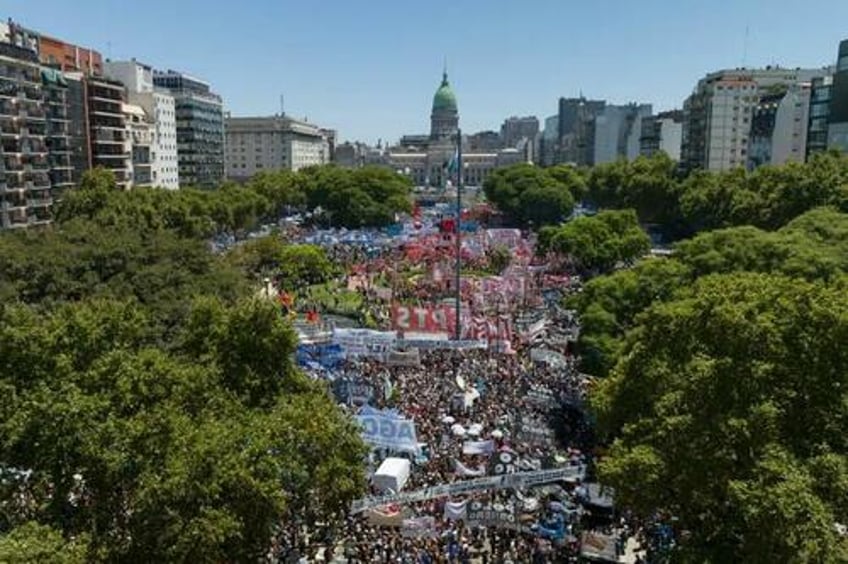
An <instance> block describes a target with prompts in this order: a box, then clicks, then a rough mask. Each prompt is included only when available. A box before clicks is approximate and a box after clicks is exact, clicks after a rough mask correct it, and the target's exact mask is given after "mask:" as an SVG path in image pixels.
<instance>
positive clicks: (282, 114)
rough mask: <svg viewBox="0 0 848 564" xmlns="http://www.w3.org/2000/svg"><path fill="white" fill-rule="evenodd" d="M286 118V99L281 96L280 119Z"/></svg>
mask: <svg viewBox="0 0 848 564" xmlns="http://www.w3.org/2000/svg"><path fill="white" fill-rule="evenodd" d="M285 116H286V97H285V96H284V95H282V94H280V117H285Z"/></svg>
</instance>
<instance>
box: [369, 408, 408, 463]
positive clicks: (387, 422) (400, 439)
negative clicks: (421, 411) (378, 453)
mask: <svg viewBox="0 0 848 564" xmlns="http://www.w3.org/2000/svg"><path fill="white" fill-rule="evenodd" d="M356 419H357V421H358V422H359V425H360V427H361V428H362V440H364V441H365V442H366V443H368V444H370V445H372V446H377V447H385V448H390V449H394V450H397V451H401V452H412V453H417V452H418V450H419V447H418V440H417V438H416V435H415V423H413V422H412V421H411V420H410V419H405V418H402V417H398V416H394V415H389V414H386V413H385V412H376V413H365V414H363V413H362V412H360V413H359V415H357V416H356Z"/></svg>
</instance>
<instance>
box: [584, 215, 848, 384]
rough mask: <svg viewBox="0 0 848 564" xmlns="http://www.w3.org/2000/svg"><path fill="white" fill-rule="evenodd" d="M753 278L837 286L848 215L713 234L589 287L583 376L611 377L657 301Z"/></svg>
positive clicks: (846, 257)
mask: <svg viewBox="0 0 848 564" xmlns="http://www.w3.org/2000/svg"><path fill="white" fill-rule="evenodd" d="M748 271H750V272H764V273H782V274H785V275H788V276H792V277H797V278H801V279H805V280H810V281H815V280H822V281H826V282H836V281H837V280H839V278H840V276H844V273H845V272H848V214H843V213H839V212H838V211H836V210H833V209H830V208H819V209H815V210H812V211H809V212H807V213H806V214H804V215H802V216H800V217H798V218H797V219H795V220H793V221H792V222H790V223H789V224H788V225H786V226H785V227H783V228H782V229H780V230H778V231H777V232H767V231H762V230H760V229H757V228H755V227H750V226H744V227H734V228H729V229H720V230H716V231H709V232H705V233H702V234H700V235H698V236H696V237H694V238H693V239H689V240H686V241H681V242H680V243H678V244H677V245H676V246H675V249H674V255H673V257H672V258H667V259H644V260H642V261H640V262H638V263H636V265H635V266H634V267H633V268H632V269H628V270H624V271H618V272H614V273H612V274H610V275H609V276H602V277H598V278H595V279H593V280H591V281H589V282H588V283H587V284H586V287H585V289H584V291H583V292H582V293H581V294H579V295H578V296H576V297H575V298H573V299H572V305H573V306H574V307H576V308H577V309H578V311H579V312H580V315H581V320H582V327H581V332H580V338H579V341H578V347H579V349H580V352H581V364H582V368H583V370H585V371H586V372H588V373H590V374H595V375H604V374H606V373H607V372H608V371H609V369H610V368H611V367H612V365H613V364H614V363H615V361H616V358H617V355H618V351H619V350H620V346H621V343H622V339H623V336H624V334H625V332H626V331H627V330H628V329H630V328H631V327H632V326H633V324H634V322H635V320H636V317H637V316H638V314H639V313H640V312H641V311H643V310H644V309H646V308H647V307H648V306H649V305H651V304H652V303H653V302H654V301H655V300H660V301H662V300H667V299H668V298H669V297H670V296H671V295H673V293H674V291H675V290H677V289H678V288H684V287H686V286H688V285H690V284H691V283H692V282H694V281H695V280H696V279H697V278H699V277H702V276H706V275H709V274H716V273H733V272H748Z"/></svg>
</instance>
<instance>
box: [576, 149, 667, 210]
mask: <svg viewBox="0 0 848 564" xmlns="http://www.w3.org/2000/svg"><path fill="white" fill-rule="evenodd" d="M676 169H677V164H676V163H675V162H674V161H673V160H672V159H671V157H669V156H668V155H667V154H665V153H662V152H660V153H657V154H656V155H654V156H652V157H638V158H637V159H635V160H634V161H632V162H628V161H626V160H619V161H616V162H613V163H606V164H601V165H597V166H595V167H594V168H593V169H592V170H591V173H590V175H589V182H588V198H589V200H591V201H592V202H593V203H595V204H596V205H598V206H600V207H601V208H616V209H622V208H631V209H634V210H636V213H637V215H638V216H639V219H640V221H642V222H643V223H666V224H670V223H673V222H676V221H677V220H678V216H679V214H678V205H677V203H678V198H679V194H678V186H679V183H678V181H677V177H676Z"/></svg>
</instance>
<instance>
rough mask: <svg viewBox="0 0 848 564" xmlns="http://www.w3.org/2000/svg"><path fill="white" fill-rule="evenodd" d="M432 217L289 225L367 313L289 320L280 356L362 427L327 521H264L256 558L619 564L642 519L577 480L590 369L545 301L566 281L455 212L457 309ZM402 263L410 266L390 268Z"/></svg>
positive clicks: (588, 454)
mask: <svg viewBox="0 0 848 564" xmlns="http://www.w3.org/2000/svg"><path fill="white" fill-rule="evenodd" d="M439 221H440V219H439V218H438V217H437V216H436V215H435V214H433V216H432V217H427V216H425V217H423V218H422V217H420V216H419V217H416V218H415V224H414V225H413V222H412V221H410V222H409V223H408V224H402V225H401V226H400V228H399V229H398V230H397V231H396V232H394V233H393V234H392V236H385V235H381V236H380V237H379V238H377V237H376V236H375V235H374V234H373V233H372V234H365V235H363V234H353V233H337V232H336V233H333V232H330V233H328V232H323V233H309V232H306V231H304V232H300V233H298V235H299V236H300V237H301V238H302V240H303V241H305V242H309V243H313V244H319V245H322V246H323V247H324V248H325V249H327V252H328V254H329V256H331V257H332V258H333V259H334V260H336V261H338V262H339V263H341V264H344V265H345V266H346V267H347V282H348V284H349V287H350V288H354V289H356V290H357V291H359V292H361V293H362V295H363V296H364V297H365V302H366V307H369V308H372V309H373V311H374V312H375V318H376V319H378V320H379V322H380V324H381V325H382V326H383V327H381V329H380V330H375V329H362V328H341V327H332V326H329V325H330V324H322V323H321V322H318V323H314V324H313V325H311V326H310V325H304V324H300V325H299V326H298V329H299V336H300V345H299V347H298V354H297V361H298V363H299V364H300V365H301V366H302V367H303V369H305V370H306V371H307V372H308V373H310V374H311V375H312V377H314V378H315V379H320V380H322V381H324V382H326V385H327V390H328V393H330V394H333V395H334V397H335V398H336V400H337V401H338V403H339V404H340V405H341V406H342V407H343V409H345V410H347V411H348V412H349V413H350V415H351V417H353V418H355V419H356V420H357V422H358V423H359V425H360V426H361V428H362V436H363V440H364V442H365V443H366V444H367V445H368V446H369V448H370V453H369V455H368V459H367V466H368V473H369V476H370V478H369V481H370V488H369V491H368V492H367V494H366V496H365V497H363V498H362V499H360V500H357V501H356V502H354V504H353V506H352V507H351V508H350V510H349V511H348V512H347V514H345V515H343V516H341V515H340V516H339V522H340V523H342V525H340V526H339V525H336V526H330V525H326V526H322V525H321V524H314V523H312V524H306V523H289V524H287V525H286V526H285V527H282V528H281V530H280V533H279V535H278V537H277V542H276V543H275V546H274V547H273V548H272V550H271V551H270V553H269V557H270V559H271V560H272V561H277V562H314V561H325V562H351V563H359V562H361V563H366V562H368V563H371V562H402V563H410V564H413V563H414V564H419V563H420V564H429V563H439V562H457V563H472V562H475V563H476V562H482V563H488V562H513V563H518V562H533V563H546V562H578V561H607V562H617V561H625V560H622V559H621V558H622V557H623V556H624V554H625V552H626V546H627V543H628V539H629V538H630V537H634V536H635V535H636V534H637V532H638V533H639V534H640V535H642V534H644V530H645V528H646V527H644V526H641V525H640V524H638V523H634V522H633V521H632V520H631V519H629V518H628V516H627V515H626V514H621V513H620V512H618V511H616V509H615V507H614V505H613V497H614V496H613V492H611V491H609V490H607V489H606V488H603V487H602V486H600V485H599V484H597V483H594V482H593V481H592V476H593V457H594V455H595V452H594V445H593V437H592V430H591V425H589V423H588V421H587V417H586V416H585V413H584V409H583V400H584V398H585V395H586V392H587V390H588V389H589V387H590V386H591V384H592V382H591V378H589V377H587V376H584V375H581V374H580V373H579V371H578V369H577V362H576V359H575V357H574V356H573V354H572V350H573V342H574V341H575V340H576V336H577V334H578V332H579V325H578V321H577V320H576V319H575V316H574V315H573V313H572V312H570V311H568V310H565V309H563V307H562V298H563V296H564V294H565V293H567V292H574V291H579V289H580V281H579V278H577V277H568V276H564V275H560V276H553V275H551V274H550V273H548V272H546V269H545V265H544V264H535V263H536V262H538V261H539V259H538V258H537V257H534V253H533V240H532V238H530V237H528V234H526V233H522V232H520V231H518V230H511V229H482V228H480V227H479V226H473V225H472V226H471V227H470V228H467V232H465V233H463V234H462V247H461V248H462V253H463V254H462V260H463V267H465V266H466V265H468V264H471V265H474V269H475V272H478V274H477V275H476V276H474V277H472V276H465V274H464V273H463V277H462V279H461V286H460V290H461V292H460V294H461V308H460V315H459V318H460V319H459V323H457V319H456V309H455V306H454V301H453V298H452V296H455V293H456V289H455V282H453V280H454V278H453V276H454V272H453V271H452V270H451V264H452V263H453V262H454V261H455V258H456V257H455V254H453V255H452V254H451V249H452V248H453V245H454V244H455V239H453V237H455V236H456V231H457V230H456V229H455V228H453V229H449V230H447V233H445V231H446V230H445V229H444V226H443V225H442V226H441V228H440V225H439ZM469 223H471V222H469ZM462 227H463V229H462V231H466V228H465V226H462ZM493 245H503V246H505V247H507V248H509V249H511V251H512V261H511V264H510V265H509V266H508V267H507V268H506V269H505V270H504V271H503V272H500V273H494V274H485V273H483V274H479V269H478V268H477V265H479V264H483V262H484V260H483V259H482V258H481V257H485V256H486V252H487V250H489V249H490V248H491V247H492V246H493ZM475 261H476V262H475ZM404 268H406V269H407V270H410V269H417V271H416V272H417V273H419V274H418V275H417V276H416V277H407V278H404V275H403V270H404ZM312 320H313V321H315V320H314V318H313V319H312ZM456 326H459V328H460V334H459V335H457V334H456V329H455V327H456ZM655 536H656V535H654V537H655ZM654 537H651V538H650V539H649V538H643V539H642V545H643V546H648V545H649V544H651V543H652V542H654ZM630 542H631V543H633V544H635V540H631V541H630ZM630 552H631V553H632V552H633V551H632V550H631V551H630ZM630 556H631V558H630V560H627V561H630V562H638V561H641V558H642V555H641V554H639V555H635V554H631V555H630Z"/></svg>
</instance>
